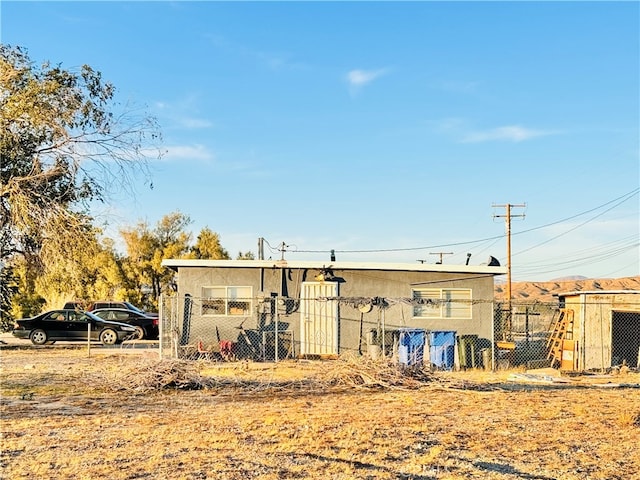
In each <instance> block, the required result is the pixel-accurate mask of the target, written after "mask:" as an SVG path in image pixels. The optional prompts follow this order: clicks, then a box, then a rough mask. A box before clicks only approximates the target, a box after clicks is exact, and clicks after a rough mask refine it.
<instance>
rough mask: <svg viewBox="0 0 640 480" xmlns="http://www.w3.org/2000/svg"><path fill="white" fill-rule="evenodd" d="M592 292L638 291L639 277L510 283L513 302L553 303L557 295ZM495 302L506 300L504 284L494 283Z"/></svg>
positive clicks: (575, 277) (574, 278)
mask: <svg viewBox="0 0 640 480" xmlns="http://www.w3.org/2000/svg"><path fill="white" fill-rule="evenodd" d="M594 290H638V291H640V276H637V277H623V278H598V279H595V278H586V277H583V276H580V275H575V276H570V277H562V278H557V279H554V280H550V281H548V282H511V295H512V299H513V300H520V301H538V302H545V303H546V302H554V301H555V300H556V297H555V296H554V295H558V294H559V293H568V292H581V291H594ZM494 297H495V299H496V300H505V299H506V285H505V282H496V283H495V286H494Z"/></svg>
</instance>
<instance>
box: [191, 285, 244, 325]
mask: <svg viewBox="0 0 640 480" xmlns="http://www.w3.org/2000/svg"><path fill="white" fill-rule="evenodd" d="M216 292H218V293H217V294H214V293H216ZM201 293H202V297H201V305H200V314H201V315H202V316H203V317H247V316H250V315H251V314H252V312H253V287H252V286H250V285H211V286H203V287H202V289H201ZM212 294H213V295H212Z"/></svg>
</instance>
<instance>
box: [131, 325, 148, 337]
mask: <svg viewBox="0 0 640 480" xmlns="http://www.w3.org/2000/svg"><path fill="white" fill-rule="evenodd" d="M146 336H147V335H146V334H145V332H144V328H142V327H136V333H135V334H134V338H135V339H136V340H142V339H143V338H145V337H146Z"/></svg>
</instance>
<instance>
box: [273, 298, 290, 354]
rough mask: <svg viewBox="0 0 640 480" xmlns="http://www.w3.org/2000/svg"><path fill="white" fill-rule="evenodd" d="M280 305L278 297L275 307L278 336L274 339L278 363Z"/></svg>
mask: <svg viewBox="0 0 640 480" xmlns="http://www.w3.org/2000/svg"><path fill="white" fill-rule="evenodd" d="M286 301H287V300H286V299H285V302H286ZM278 305H280V297H278V299H277V301H276V309H275V310H276V317H275V336H276V338H275V340H274V348H275V351H274V357H273V358H274V359H275V362H276V363H278V360H279V358H278V326H279V325H278V324H279V322H280V312H279V310H280V309H279V308H278ZM285 306H286V304H285Z"/></svg>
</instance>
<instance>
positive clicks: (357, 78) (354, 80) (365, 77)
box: [347, 68, 388, 88]
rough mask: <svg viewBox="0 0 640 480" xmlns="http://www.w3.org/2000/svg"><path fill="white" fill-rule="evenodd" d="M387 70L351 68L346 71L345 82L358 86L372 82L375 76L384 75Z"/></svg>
mask: <svg viewBox="0 0 640 480" xmlns="http://www.w3.org/2000/svg"><path fill="white" fill-rule="evenodd" d="M387 72H388V70H387V69H386V68H382V69H379V70H351V71H349V72H348V73H347V82H349V85H350V86H351V87H355V88H360V87H363V86H364V85H367V84H369V83H371V82H373V81H374V80H375V79H376V78H379V77H381V76H382V75H385V74H386V73H387Z"/></svg>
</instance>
